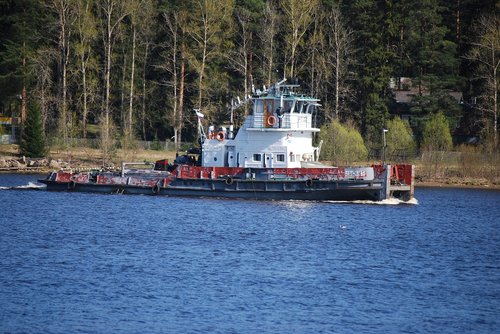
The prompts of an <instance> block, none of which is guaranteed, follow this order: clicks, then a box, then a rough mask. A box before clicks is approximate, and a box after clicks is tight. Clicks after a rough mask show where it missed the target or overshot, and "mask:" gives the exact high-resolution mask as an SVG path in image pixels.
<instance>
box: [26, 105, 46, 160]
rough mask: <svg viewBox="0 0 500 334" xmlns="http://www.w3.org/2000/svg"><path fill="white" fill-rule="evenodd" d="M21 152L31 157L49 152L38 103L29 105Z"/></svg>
mask: <svg viewBox="0 0 500 334" xmlns="http://www.w3.org/2000/svg"><path fill="white" fill-rule="evenodd" d="M20 154H21V155H24V156H26V157H30V158H41V157H44V156H45V155H46V154H47V150H46V147H45V134H44V132H43V127H42V117H41V115H40V107H39V105H38V104H37V103H30V105H29V107H28V114H27V117H26V121H25V123H24V124H23V130H22V137H21V143H20Z"/></svg>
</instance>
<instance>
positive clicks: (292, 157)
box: [290, 154, 295, 162]
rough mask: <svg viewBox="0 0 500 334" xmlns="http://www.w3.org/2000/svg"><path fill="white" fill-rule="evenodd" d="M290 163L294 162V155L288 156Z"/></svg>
mask: <svg viewBox="0 0 500 334" xmlns="http://www.w3.org/2000/svg"><path fill="white" fill-rule="evenodd" d="M290 162H295V155H293V154H290Z"/></svg>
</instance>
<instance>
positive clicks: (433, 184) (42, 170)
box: [0, 167, 500, 191]
mask: <svg viewBox="0 0 500 334" xmlns="http://www.w3.org/2000/svg"><path fill="white" fill-rule="evenodd" d="M75 169H79V168H75ZM80 169H81V170H83V169H88V170H89V169H98V168H80ZM52 171H54V169H50V168H47V167H26V168H0V175H2V174H20V175H26V174H48V173H50V172H52ZM453 181H456V178H453V179H444V180H442V181H441V180H439V181H437V180H432V181H417V180H415V188H417V189H418V188H449V189H476V190H494V191H500V184H492V183H486V184H484V183H483V182H480V181H484V180H474V179H470V178H469V179H468V182H467V183H457V182H453Z"/></svg>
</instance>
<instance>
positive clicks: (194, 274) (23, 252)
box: [0, 174, 500, 333]
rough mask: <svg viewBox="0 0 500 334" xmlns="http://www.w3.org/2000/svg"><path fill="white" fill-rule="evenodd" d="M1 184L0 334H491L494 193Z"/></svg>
mask: <svg viewBox="0 0 500 334" xmlns="http://www.w3.org/2000/svg"><path fill="white" fill-rule="evenodd" d="M36 178H37V177H36V176H29V175H28V176H23V175H21V176H18V175H5V174H3V175H2V174H0V187H4V188H0V189H3V190H0V205H1V211H0V333H78V332H83V333H117V332H120V333H499V332H500V218H499V217H500V192H498V191H479V190H457V189H417V193H416V197H417V199H418V203H419V204H418V205H401V204H400V205H379V204H345V203H307V202H279V201H274V202H258V201H237V200H221V199H186V198H167V197H154V196H127V195H96V194H83V193H57V192H47V191H35V190H33V189H16V190H7V189H6V187H12V186H19V185H21V186H22V185H27V184H29V182H35V180H36Z"/></svg>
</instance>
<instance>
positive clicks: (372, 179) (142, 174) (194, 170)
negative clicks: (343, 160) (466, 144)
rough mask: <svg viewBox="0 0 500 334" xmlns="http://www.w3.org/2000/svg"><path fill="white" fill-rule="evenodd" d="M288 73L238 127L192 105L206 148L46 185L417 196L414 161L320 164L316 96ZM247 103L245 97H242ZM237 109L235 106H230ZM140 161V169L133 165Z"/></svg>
mask: <svg viewBox="0 0 500 334" xmlns="http://www.w3.org/2000/svg"><path fill="white" fill-rule="evenodd" d="M298 88H299V86H298V85H296V84H287V83H286V79H284V80H282V81H280V82H278V83H276V84H275V85H274V86H272V87H270V88H269V89H265V88H264V90H262V91H260V90H257V91H256V92H254V94H253V95H252V96H251V97H249V98H248V99H247V100H248V101H249V102H250V103H252V104H253V108H252V111H251V113H250V114H249V115H247V116H246V119H245V121H244V124H243V126H242V127H241V128H240V129H239V130H238V131H235V130H234V128H233V123H232V118H233V113H232V112H231V125H230V126H229V129H226V128H223V127H221V128H219V129H217V130H216V129H215V127H214V126H209V127H208V131H207V132H205V127H204V126H203V121H204V115H203V113H202V112H201V111H200V110H195V113H196V115H197V118H198V133H199V138H200V144H201V148H200V149H197V150H193V151H191V152H188V153H190V154H186V155H182V156H178V157H177V158H176V160H175V161H174V162H173V163H172V164H170V163H169V162H168V161H167V160H160V161H157V162H156V163H154V164H152V163H151V164H150V165H149V166H148V168H144V167H141V168H137V165H139V164H137V163H122V168H121V171H120V172H119V173H114V172H106V171H103V172H101V171H95V172H76V173H69V172H64V171H58V172H52V173H50V174H49V175H48V176H47V178H46V179H44V180H40V182H42V183H44V184H46V185H47V190H59V191H62V190H64V191H82V192H101V193H118V194H151V195H166V196H196V197H223V198H242V199H258V200H269V199H271V200H315V201H325V200H342V201H350V200H373V201H381V200H384V199H387V198H390V197H396V198H399V199H401V200H403V201H409V200H410V199H412V198H413V191H414V167H413V166H412V165H409V164H398V165H394V166H391V165H386V164H380V165H372V166H369V167H331V166H325V165H322V164H321V163H319V155H320V150H321V142H320V144H319V145H318V146H316V147H315V146H313V135H314V134H315V133H318V132H319V131H320V129H319V128H317V127H315V119H316V116H317V108H318V107H320V104H319V102H320V101H319V100H318V99H316V98H313V97H310V96H305V95H302V94H299V93H297V89H298ZM240 104H242V103H240ZM231 111H232V110H231ZM134 167H136V168H134Z"/></svg>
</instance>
